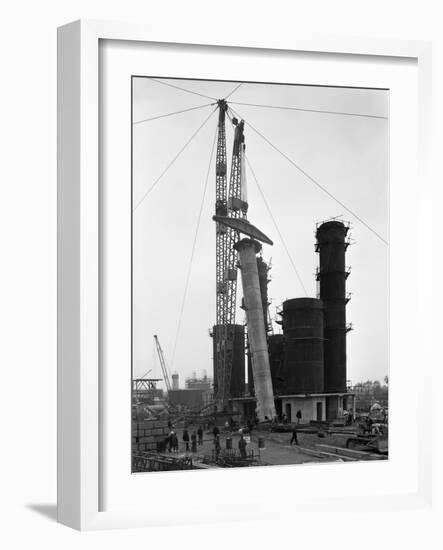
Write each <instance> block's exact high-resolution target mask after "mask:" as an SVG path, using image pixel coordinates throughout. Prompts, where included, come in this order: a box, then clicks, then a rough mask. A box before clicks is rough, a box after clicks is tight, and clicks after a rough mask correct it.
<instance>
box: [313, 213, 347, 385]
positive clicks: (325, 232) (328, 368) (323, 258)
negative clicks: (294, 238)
mask: <svg viewBox="0 0 443 550" xmlns="http://www.w3.org/2000/svg"><path fill="white" fill-rule="evenodd" d="M348 231H349V227H347V226H346V225H345V224H343V223H342V222H340V221H329V222H325V223H322V224H321V225H320V226H319V227H318V228H317V232H316V237H317V245H316V251H317V252H318V253H319V255H320V267H319V269H318V272H317V281H319V286H320V292H319V296H320V299H321V300H322V302H323V304H324V320H325V323H324V337H325V342H324V355H325V357H324V364H325V365H324V373H325V374H324V376H325V392H345V391H346V332H347V326H346V304H347V302H348V298H347V296H346V279H347V278H348V276H349V271H348V270H347V269H346V266H345V255H346V249H347V247H348V242H347V241H346V235H347V233H348Z"/></svg>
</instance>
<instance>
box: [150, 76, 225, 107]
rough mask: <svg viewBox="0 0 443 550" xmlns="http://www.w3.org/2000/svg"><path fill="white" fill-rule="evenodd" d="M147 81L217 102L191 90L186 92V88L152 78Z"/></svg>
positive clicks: (213, 98)
mask: <svg viewBox="0 0 443 550" xmlns="http://www.w3.org/2000/svg"><path fill="white" fill-rule="evenodd" d="M149 80H153V81H154V82H158V83H159V84H164V85H165V86H170V87H171V88H175V89H176V90H181V91H182V92H188V94H194V95H199V96H200V97H205V98H206V99H212V100H213V101H217V98H215V97H211V96H209V95H206V94H200V93H198V92H194V91H193V90H188V89H186V88H182V87H181V86H177V85H176V84H170V83H169V82H163V80H158V79H157V78H153V77H152V76H150V77H149Z"/></svg>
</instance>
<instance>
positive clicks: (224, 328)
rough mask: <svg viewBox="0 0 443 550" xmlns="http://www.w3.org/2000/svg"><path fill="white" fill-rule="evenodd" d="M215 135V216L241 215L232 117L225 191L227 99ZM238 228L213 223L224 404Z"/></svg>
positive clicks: (241, 172) (238, 144)
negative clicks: (231, 135)
mask: <svg viewBox="0 0 443 550" xmlns="http://www.w3.org/2000/svg"><path fill="white" fill-rule="evenodd" d="M218 108H219V120H218V139H217V157H216V204H215V214H216V216H219V217H226V216H229V217H232V218H245V217H246V212H247V209H248V204H247V200H246V194H245V193H246V185H245V181H244V176H245V168H244V150H245V144H244V121H240V122H239V121H238V120H237V119H236V118H233V119H232V123H233V125H234V126H235V135H234V144H233V150H232V161H231V173H230V181H229V193H228V189H227V158H226V129H225V120H226V112H227V103H226V101H225V100H223V99H222V100H219V101H218ZM238 238H239V232H238V231H237V230H236V229H235V228H232V227H227V226H226V225H224V224H220V223H216V281H217V286H216V294H217V300H216V303H217V307H216V330H215V331H214V338H215V367H216V380H217V385H216V396H215V398H216V401H217V402H218V403H219V404H220V405H221V407H222V408H226V406H227V400H228V397H229V391H230V385H231V371H232V362H233V355H234V334H235V314H236V304H237V251H236V250H235V248H234V244H235V243H236V242H237V241H238Z"/></svg>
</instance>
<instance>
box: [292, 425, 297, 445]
mask: <svg viewBox="0 0 443 550" xmlns="http://www.w3.org/2000/svg"><path fill="white" fill-rule="evenodd" d="M293 443H295V444H296V445H298V439H297V428H296V427H295V426H294V429H293V430H292V438H291V445H292V444H293Z"/></svg>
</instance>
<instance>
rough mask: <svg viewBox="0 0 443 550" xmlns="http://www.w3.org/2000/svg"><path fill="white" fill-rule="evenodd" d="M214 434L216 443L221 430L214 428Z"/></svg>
mask: <svg viewBox="0 0 443 550" xmlns="http://www.w3.org/2000/svg"><path fill="white" fill-rule="evenodd" d="M212 433H213V435H214V443H215V441H216V439H217V436H218V435H220V430H219V429H218V426H217V425H215V426H214V429H213V430H212Z"/></svg>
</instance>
